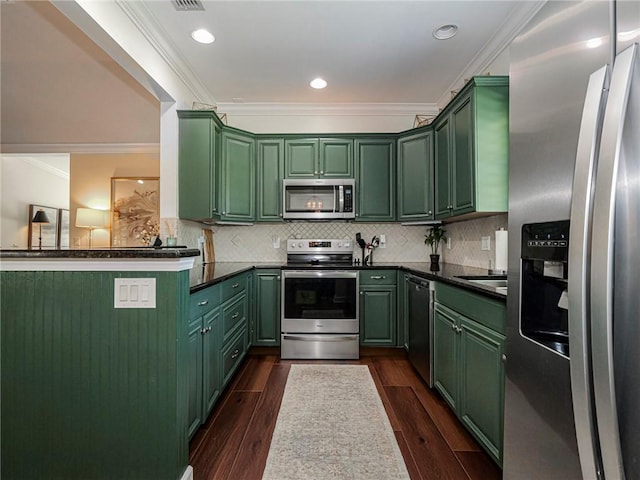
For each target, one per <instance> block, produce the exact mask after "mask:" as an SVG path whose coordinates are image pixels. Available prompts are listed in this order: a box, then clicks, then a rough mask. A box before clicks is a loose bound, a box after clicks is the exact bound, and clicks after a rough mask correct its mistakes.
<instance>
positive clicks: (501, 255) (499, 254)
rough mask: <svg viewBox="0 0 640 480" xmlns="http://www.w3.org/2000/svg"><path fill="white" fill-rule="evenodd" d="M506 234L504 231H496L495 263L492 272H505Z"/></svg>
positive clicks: (507, 242) (507, 243)
mask: <svg viewBox="0 0 640 480" xmlns="http://www.w3.org/2000/svg"><path fill="white" fill-rule="evenodd" d="M508 245H509V241H508V232H507V231H506V230H504V229H502V228H501V229H500V230H498V231H496V262H495V267H493V268H494V270H499V271H502V272H506V271H507V262H508V260H507V258H508V256H507V248H508Z"/></svg>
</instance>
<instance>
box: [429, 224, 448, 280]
mask: <svg viewBox="0 0 640 480" xmlns="http://www.w3.org/2000/svg"><path fill="white" fill-rule="evenodd" d="M446 233H447V231H446V230H445V229H444V228H442V226H440V225H433V226H432V227H431V228H430V229H429V230H428V231H427V234H426V235H425V236H424V243H425V245H429V246H430V247H431V254H430V255H429V257H430V258H431V270H432V271H434V272H437V271H438V270H440V255H439V254H438V248H439V247H440V242H442V241H445V240H446V239H447V236H446V235H445V234H446Z"/></svg>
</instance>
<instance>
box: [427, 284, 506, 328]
mask: <svg viewBox="0 0 640 480" xmlns="http://www.w3.org/2000/svg"><path fill="white" fill-rule="evenodd" d="M436 301H437V302H438V303H441V304H442V305H446V306H447V307H449V308H451V309H453V310H455V311H456V312H459V313H461V314H462V315H464V316H466V317H468V318H470V319H472V320H475V321H476V322H478V323H480V324H481V325H484V326H485V327H488V328H491V329H492V330H495V331H496V332H499V333H502V334H504V333H505V332H506V322H507V309H506V306H505V304H504V302H501V301H499V300H494V299H492V298H488V297H485V296H483V295H481V294H478V293H473V292H470V291H468V290H465V289H463V288H456V287H453V286H451V285H447V284H444V283H440V282H438V283H436Z"/></svg>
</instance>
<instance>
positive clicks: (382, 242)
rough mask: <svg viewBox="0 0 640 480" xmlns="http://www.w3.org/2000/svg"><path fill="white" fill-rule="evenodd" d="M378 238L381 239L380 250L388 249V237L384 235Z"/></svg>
mask: <svg viewBox="0 0 640 480" xmlns="http://www.w3.org/2000/svg"><path fill="white" fill-rule="evenodd" d="M378 238H379V239H380V244H379V245H378V248H386V247H387V236H386V235H385V234H382V235H380V236H379V237H378Z"/></svg>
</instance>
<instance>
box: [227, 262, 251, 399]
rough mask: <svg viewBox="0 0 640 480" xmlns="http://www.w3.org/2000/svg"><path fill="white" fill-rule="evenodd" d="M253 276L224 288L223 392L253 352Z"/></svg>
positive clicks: (234, 280) (230, 281)
mask: <svg viewBox="0 0 640 480" xmlns="http://www.w3.org/2000/svg"><path fill="white" fill-rule="evenodd" d="M250 286H251V285H250V284H249V276H248V275H246V274H244V273H241V274H238V275H235V276H233V277H231V278H229V279H227V280H225V281H224V282H222V284H221V288H220V290H221V298H220V301H221V302H222V305H221V307H220V309H221V312H222V332H221V335H220V338H221V342H222V347H221V356H220V363H221V366H222V372H221V376H222V388H224V387H225V386H227V384H228V383H229V381H230V380H231V378H232V377H233V374H234V373H235V372H236V370H237V368H238V366H239V365H240V362H241V361H242V359H243V358H244V357H245V355H246V353H247V350H248V349H249V324H250V318H249V315H250V310H249V298H250V291H249V288H250Z"/></svg>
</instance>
